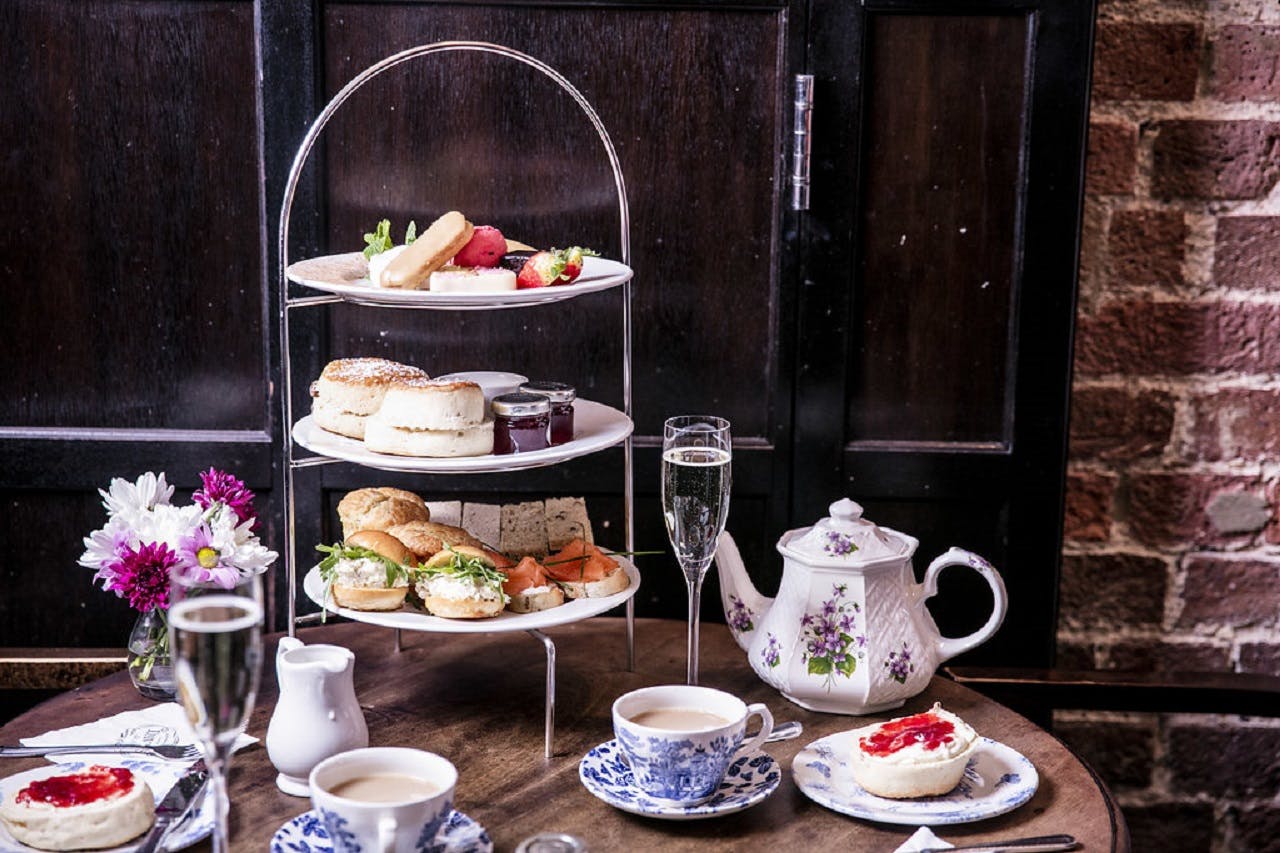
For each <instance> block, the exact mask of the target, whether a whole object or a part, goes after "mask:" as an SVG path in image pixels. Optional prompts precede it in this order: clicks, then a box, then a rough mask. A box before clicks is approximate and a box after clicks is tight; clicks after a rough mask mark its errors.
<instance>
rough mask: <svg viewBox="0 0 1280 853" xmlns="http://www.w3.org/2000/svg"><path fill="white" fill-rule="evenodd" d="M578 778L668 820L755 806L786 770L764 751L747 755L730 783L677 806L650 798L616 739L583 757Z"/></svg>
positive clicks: (613, 800)
mask: <svg viewBox="0 0 1280 853" xmlns="http://www.w3.org/2000/svg"><path fill="white" fill-rule="evenodd" d="M578 778H579V779H581V780H582V784H583V786H584V787H586V789H587V790H588V791H590V792H591V793H593V794H595V795H596V796H597V797H599V798H600V799H602V800H604V801H605V802H606V803H608V804H609V805H611V806H613V807H614V808H617V809H622V810H623V811H624V812H631V813H632V814H638V815H644V816H645V817H656V818H660V819H662V820H697V819H698V818H704V817H717V816H719V815H726V814H733V813H734V812H740V811H742V810H743V809H747V808H751V807H752V806H754V805H755V804H756V803H758V802H760V801H761V800H763V799H764V798H765V797H767V796H769V795H770V794H772V793H773V792H774V791H775V790H777V788H778V783H779V782H780V781H782V772H781V771H780V770H779V769H778V763H777V762H776V761H774V760H773V759H772V758H771V757H770V756H768V755H766V754H765V753H763V752H756V753H753V754H751V755H743V756H740V757H738V758H735V759H734V760H733V763H732V764H730V765H729V770H728V772H726V773H725V777H724V781H723V782H721V783H720V787H719V788H718V789H716V792H715V793H714V794H712V795H711V797H710V799H707V800H703V801H702V802H700V803H693V804H691V805H687V806H680V805H672V804H671V803H663V802H658V801H657V800H653V799H650V798H649V797H648V796H646V795H645V794H643V793H641V792H640V791H637V790H636V789H635V787H634V782H635V778H634V777H633V776H632V775H631V765H629V764H627V760H626V758H625V757H624V756H623V755H622V749H621V748H620V747H619V746H618V742H617V741H616V740H611V741H607V742H606V743H602V744H600V745H599V746H597V747H596V748H595V749H593V750H591V751H590V752H588V753H587V754H586V755H585V756H584V757H583V759H582V762H581V763H580V764H579V765H578Z"/></svg>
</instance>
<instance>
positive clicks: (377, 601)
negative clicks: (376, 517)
mask: <svg viewBox="0 0 1280 853" xmlns="http://www.w3.org/2000/svg"><path fill="white" fill-rule="evenodd" d="M344 544H345V545H348V546H351V547H357V548H367V549H368V550H370V551H373V552H375V553H377V554H381V555H382V556H383V557H386V558H387V559H389V560H392V561H394V562H396V563H399V564H401V565H402V566H416V565H417V564H418V560H417V557H416V556H414V554H413V552H412V551H410V550H409V549H408V548H406V547H405V545H404V543H403V542H401V541H400V540H399V539H397V538H395V537H394V536H392V535H391V534H389V533H385V532H383V531H381V530H360V531H357V532H356V533H354V534H352V535H351V536H349V537H347V540H346V542H345V543H344ZM371 562H372V561H371V560H368V559H367V558H362V559H356V560H353V559H347V558H343V559H342V560H339V561H338V565H337V566H336V567H335V570H336V572H337V577H336V579H335V580H334V582H333V584H332V585H331V588H330V592H331V593H332V594H333V600H334V601H335V602H336V603H337V604H338V606H339V607H348V608H350V609H352V610H398V609H400V607H401V606H402V605H403V604H404V599H405V596H407V595H408V594H409V581H408V579H407V578H403V579H401V582H400V583H397V584H394V585H392V586H387V584H386V574H385V572H386V568H385V566H383V565H380V564H379V565H367V564H368V563H371Z"/></svg>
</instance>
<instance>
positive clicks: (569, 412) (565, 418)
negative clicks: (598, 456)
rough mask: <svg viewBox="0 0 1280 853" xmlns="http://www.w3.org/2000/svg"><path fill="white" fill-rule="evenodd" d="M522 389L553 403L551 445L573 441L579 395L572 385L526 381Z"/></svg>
mask: <svg viewBox="0 0 1280 853" xmlns="http://www.w3.org/2000/svg"><path fill="white" fill-rule="evenodd" d="M520 390H521V391H523V392H525V393H528V394H539V395H541V396H543V397H546V398H547V400H548V401H550V403H551V446H552V447H555V446H557V445H560V444H566V443H568V442H570V441H573V401H574V398H575V397H576V396H577V395H576V394H575V393H574V390H573V386H572V385H566V384H565V383H563V382H526V383H524V384H523V385H521V386H520Z"/></svg>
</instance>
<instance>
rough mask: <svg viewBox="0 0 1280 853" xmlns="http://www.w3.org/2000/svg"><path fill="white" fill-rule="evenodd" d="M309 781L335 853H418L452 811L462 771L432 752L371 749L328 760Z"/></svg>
mask: <svg viewBox="0 0 1280 853" xmlns="http://www.w3.org/2000/svg"><path fill="white" fill-rule="evenodd" d="M405 777H408V778H405ZM309 782H310V785H311V803H312V805H314V806H315V809H316V811H317V812H319V814H320V818H321V820H323V821H324V825H325V829H327V830H328V832H329V838H331V839H332V840H333V849H334V851H335V853H343V852H344V851H354V850H366V851H369V850H372V851H378V853H416V851H419V850H424V849H430V848H431V843H432V840H433V839H434V838H435V837H436V834H437V833H438V832H439V831H440V828H441V827H442V826H444V822H445V821H446V820H447V819H448V817H449V812H450V811H452V810H453V789H454V786H455V785H456V784H457V782H458V771H457V770H456V769H455V768H454V766H453V764H451V763H450V762H449V760H448V759H446V758H442V757H441V756H439V755H436V754H435V753H432V752H424V751H423V750H420V749H408V748H404V747H371V748H367V749H353V750H351V751H349V752H342V753H339V754H337V755H335V756H333V757H331V758H326V759H325V760H324V761H322V762H320V763H319V764H317V765H316V766H315V768H314V769H313V770H312V771H311V776H310V778H309Z"/></svg>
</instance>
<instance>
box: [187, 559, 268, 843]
mask: <svg viewBox="0 0 1280 853" xmlns="http://www.w3.org/2000/svg"><path fill="white" fill-rule="evenodd" d="M262 616H263V609H262V584H261V581H260V580H259V578H258V577H257V576H256V575H254V576H251V577H248V578H245V579H243V580H241V581H240V582H239V583H238V584H237V585H236V586H234V587H233V588H231V589H222V588H220V587H210V586H205V585H199V584H192V583H189V582H187V581H186V580H184V579H182V578H179V577H175V578H174V581H173V586H172V588H171V591H170V596H169V632H170V640H169V641H170V648H171V649H172V654H173V667H174V674H175V675H176V677H177V682H178V698H179V700H180V701H181V702H182V706H183V708H184V709H185V710H186V713H187V719H188V720H190V721H191V725H192V726H193V727H194V728H195V731H196V736H197V737H198V738H199V739H200V742H201V745H202V746H203V748H204V753H205V760H206V763H207V764H208V766H209V795H210V796H212V797H213V798H214V799H213V803H214V829H213V850H214V853H226V851H229V850H230V849H231V847H230V844H229V841H228V832H227V816H228V812H229V809H230V803H229V801H228V799H227V770H228V766H229V764H230V762H231V751H232V748H233V747H234V746H235V742H236V738H238V737H239V736H240V735H241V734H242V733H243V732H244V730H245V726H246V725H247V723H248V721H249V714H250V713H251V712H252V711H253V703H254V698H255V696H256V694H257V691H258V673H259V671H260V670H261V667H262Z"/></svg>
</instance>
